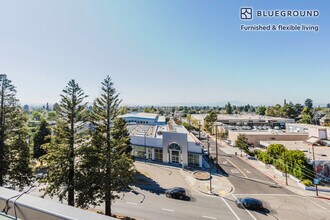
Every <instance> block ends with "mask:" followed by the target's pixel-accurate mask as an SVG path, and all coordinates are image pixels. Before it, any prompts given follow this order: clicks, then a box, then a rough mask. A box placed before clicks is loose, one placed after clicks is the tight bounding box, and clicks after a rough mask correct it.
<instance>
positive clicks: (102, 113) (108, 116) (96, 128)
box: [77, 76, 134, 216]
mask: <svg viewBox="0 0 330 220" xmlns="http://www.w3.org/2000/svg"><path fill="white" fill-rule="evenodd" d="M118 95H119V94H118V93H117V92H116V90H115V88H114V87H113V83H112V81H111V78H110V77H109V76H108V77H107V78H106V79H105V80H104V81H103V82H102V92H101V96H100V97H99V98H97V99H96V100H95V101H94V105H93V111H92V116H91V117H92V124H93V131H92V138H91V141H90V143H89V144H86V145H85V146H83V147H82V148H81V149H80V155H81V157H80V163H79V165H80V167H79V171H80V173H79V178H78V185H77V188H78V190H77V193H78V200H77V203H78V205H79V206H81V207H87V206H88V205H90V204H92V205H97V204H100V203H102V202H104V203H105V214H106V215H109V216H111V203H112V201H113V200H114V199H115V198H117V196H116V194H115V193H114V192H119V191H121V190H123V189H124V188H127V186H128V185H129V184H130V183H131V182H132V177H133V173H134V166H133V160H132V159H131V156H130V151H131V147H130V139H129V134H128V130H127V128H126V123H125V121H123V120H122V119H117V120H116V117H117V115H118V106H119V104H120V102H121V100H119V98H118Z"/></svg>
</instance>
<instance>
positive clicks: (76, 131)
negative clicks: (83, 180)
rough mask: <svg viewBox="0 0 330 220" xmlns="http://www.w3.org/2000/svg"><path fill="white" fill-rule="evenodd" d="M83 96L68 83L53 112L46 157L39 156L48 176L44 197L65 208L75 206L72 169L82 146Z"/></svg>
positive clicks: (80, 91) (74, 170)
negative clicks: (63, 203) (62, 203)
mask: <svg viewBox="0 0 330 220" xmlns="http://www.w3.org/2000/svg"><path fill="white" fill-rule="evenodd" d="M86 97H87V96H86V95H85V94H84V92H83V90H82V89H81V88H80V87H79V85H78V84H77V83H76V81H75V80H71V81H69V83H68V84H67V86H66V87H65V89H64V90H63V92H62V94H61V101H60V103H59V105H58V106H57V107H56V108H55V111H56V113H57V115H58V117H57V120H56V126H55V128H54V134H53V135H52V137H51V142H50V143H48V144H45V147H46V151H47V154H46V155H44V156H42V159H43V160H44V161H45V162H46V167H47V170H48V176H47V178H46V179H45V181H46V182H47V185H46V188H45V194H49V195H50V196H54V195H57V196H58V197H59V199H60V201H62V200H63V199H66V198H67V199H68V204H69V205H71V206H74V204H75V189H76V181H77V176H76V175H75V174H76V172H77V169H76V165H77V163H78V160H77V158H78V157H79V154H78V152H79V151H78V149H79V148H80V147H81V146H82V145H83V144H84V143H85V142H86V138H87V136H86V135H85V133H86V130H85V125H86V122H87V119H88V116H87V108H86V106H87V103H86V102H84V99H85V98H86Z"/></svg>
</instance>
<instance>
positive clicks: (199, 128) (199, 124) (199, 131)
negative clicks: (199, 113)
mask: <svg viewBox="0 0 330 220" xmlns="http://www.w3.org/2000/svg"><path fill="white" fill-rule="evenodd" d="M201 126H202V125H201V121H200V120H198V135H199V140H201Z"/></svg>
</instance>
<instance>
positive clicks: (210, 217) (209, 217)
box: [202, 215, 217, 219]
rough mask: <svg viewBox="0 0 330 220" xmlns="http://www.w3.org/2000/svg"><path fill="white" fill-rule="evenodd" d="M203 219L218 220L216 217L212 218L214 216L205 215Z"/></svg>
mask: <svg viewBox="0 0 330 220" xmlns="http://www.w3.org/2000/svg"><path fill="white" fill-rule="evenodd" d="M202 218H208V219H217V218H216V217H212V216H207V215H203V216H202Z"/></svg>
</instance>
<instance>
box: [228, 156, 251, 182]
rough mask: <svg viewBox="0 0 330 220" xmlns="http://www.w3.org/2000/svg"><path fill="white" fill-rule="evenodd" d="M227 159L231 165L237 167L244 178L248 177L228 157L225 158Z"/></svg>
mask: <svg viewBox="0 0 330 220" xmlns="http://www.w3.org/2000/svg"><path fill="white" fill-rule="evenodd" d="M227 161H228V162H229V163H231V165H233V166H234V167H236V168H237V169H238V171H239V172H241V173H242V174H243V176H245V177H246V178H249V177H248V176H247V175H246V174H245V173H244V172H243V171H242V170H241V169H240V168H238V166H236V165H235V164H234V163H233V162H231V161H230V160H229V159H227Z"/></svg>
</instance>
